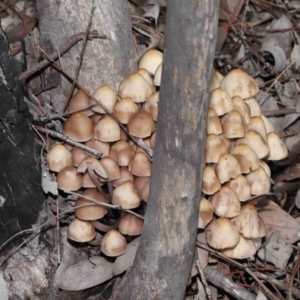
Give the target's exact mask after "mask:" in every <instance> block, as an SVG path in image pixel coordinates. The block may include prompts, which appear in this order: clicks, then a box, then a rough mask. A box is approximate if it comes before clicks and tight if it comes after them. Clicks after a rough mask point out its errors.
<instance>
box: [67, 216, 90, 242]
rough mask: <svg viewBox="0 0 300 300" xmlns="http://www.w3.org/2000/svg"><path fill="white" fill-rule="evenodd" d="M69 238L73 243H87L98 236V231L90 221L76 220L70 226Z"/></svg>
mask: <svg viewBox="0 0 300 300" xmlns="http://www.w3.org/2000/svg"><path fill="white" fill-rule="evenodd" d="M67 236H68V238H69V239H70V240H72V241H75V242H78V243H85V242H89V241H91V240H92V239H93V238H94V237H95V236H96V230H95V227H94V226H93V225H92V223H91V222H90V221H84V220H80V219H77V218H75V219H74V220H73V221H72V222H71V223H70V224H69V226H68V230H67Z"/></svg>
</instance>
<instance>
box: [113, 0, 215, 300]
mask: <svg viewBox="0 0 300 300" xmlns="http://www.w3.org/2000/svg"><path fill="white" fill-rule="evenodd" d="M217 4H218V1H217V0H214V1H210V0H205V1H198V0H181V1H180V0H174V1H172V2H170V3H169V5H168V11H167V23H166V33H165V52H164V66H163V73H162V85H161V90H160V100H159V114H158V123H157V135H156V146H155V154H154V162H153V172H152V178H151V187H150V196H149V197H150V198H149V201H148V207H147V213H146V219H145V224H144V229H143V234H142V236H141V240H140V243H139V248H138V250H137V254H136V257H135V260H134V264H133V267H132V269H131V270H130V274H129V276H128V280H127V283H126V286H125V288H124V289H123V290H122V292H121V294H120V296H119V299H124V300H125V299H126V300H127V299H135V300H138V299H164V300H165V299H172V300H175V299H180V300H182V299H183V298H184V292H185V287H186V284H187V281H188V278H189V274H190V270H191V266H192V261H193V255H194V248H195V241H196V234H197V222H198V208H199V198H200V183H201V177H202V164H203V157H204V153H205V138H206V118H207V117H206V114H207V107H208V99H209V88H210V78H211V72H212V64H213V55H214V49H215V42H216V28H217V16H218V5H217Z"/></svg>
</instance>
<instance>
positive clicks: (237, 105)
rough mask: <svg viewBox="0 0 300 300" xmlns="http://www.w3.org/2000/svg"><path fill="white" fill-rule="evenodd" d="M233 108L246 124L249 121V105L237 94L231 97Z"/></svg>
mask: <svg viewBox="0 0 300 300" xmlns="http://www.w3.org/2000/svg"><path fill="white" fill-rule="evenodd" d="M232 103H233V109H235V110H237V111H239V112H240V114H241V115H242V117H243V118H244V120H245V123H246V124H248V123H249V121H250V116H251V110H250V107H249V105H248V104H247V103H246V102H245V101H244V99H242V98H241V97H239V96H234V97H232Z"/></svg>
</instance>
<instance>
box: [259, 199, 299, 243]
mask: <svg viewBox="0 0 300 300" xmlns="http://www.w3.org/2000/svg"><path fill="white" fill-rule="evenodd" d="M256 208H257V210H258V214H259V216H260V217H261V218H262V219H263V221H264V223H265V225H266V229H267V234H266V238H267V239H268V238H269V237H270V236H271V234H272V233H273V232H274V233H276V234H277V235H278V236H279V237H280V238H282V239H283V240H284V241H285V242H286V243H288V244H294V243H295V242H297V241H298V240H299V239H300V225H299V224H298V223H297V222H296V220H295V219H294V218H293V217H291V216H290V215H289V214H288V213H287V212H286V211H284V210H283V209H282V208H281V207H280V206H278V205H277V204H275V203H274V202H273V201H272V200H269V199H267V198H264V199H261V200H260V201H259V202H258V203H257V204H256Z"/></svg>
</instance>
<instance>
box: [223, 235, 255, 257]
mask: <svg viewBox="0 0 300 300" xmlns="http://www.w3.org/2000/svg"><path fill="white" fill-rule="evenodd" d="M256 251H257V248H256V246H255V244H254V242H253V241H252V240H251V239H246V238H244V237H243V235H242V234H240V240H239V242H238V243H237V244H236V245H235V246H234V247H233V248H227V249H225V250H223V251H222V253H223V254H224V255H226V256H227V257H230V258H235V259H245V258H249V257H251V256H253V255H254V254H255V253H256Z"/></svg>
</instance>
